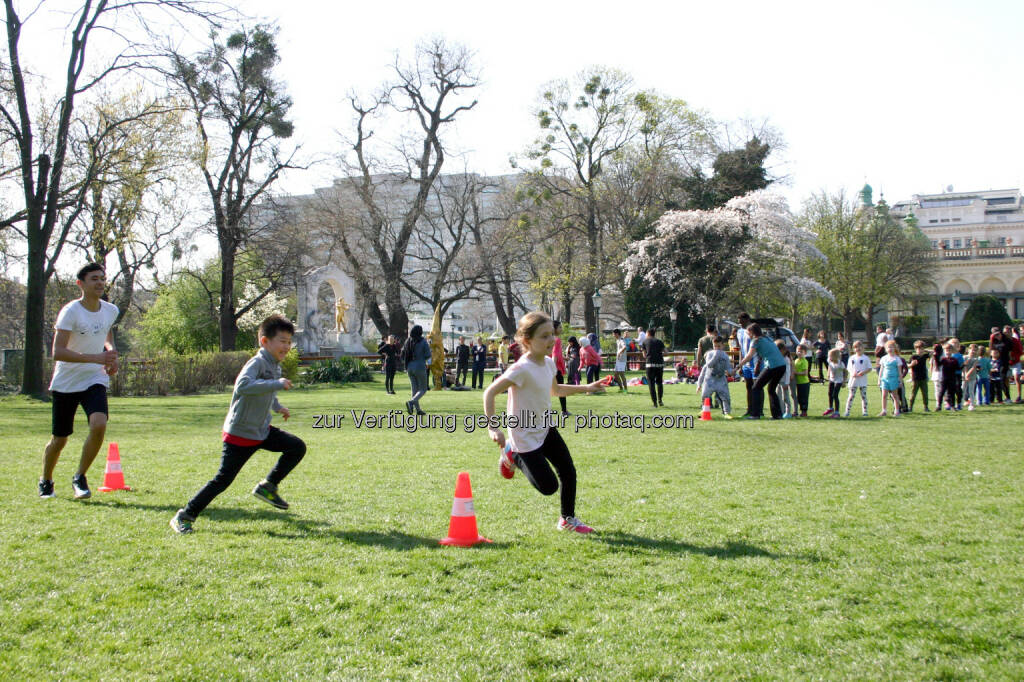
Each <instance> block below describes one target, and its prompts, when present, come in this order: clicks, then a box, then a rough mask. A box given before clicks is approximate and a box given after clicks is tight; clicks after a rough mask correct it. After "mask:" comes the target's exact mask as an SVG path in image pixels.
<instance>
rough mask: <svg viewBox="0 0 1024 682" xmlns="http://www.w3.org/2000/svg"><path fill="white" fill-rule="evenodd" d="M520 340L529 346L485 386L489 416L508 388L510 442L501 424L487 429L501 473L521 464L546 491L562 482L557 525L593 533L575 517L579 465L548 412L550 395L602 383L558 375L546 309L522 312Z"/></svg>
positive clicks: (529, 477)
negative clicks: (579, 382) (578, 382)
mask: <svg viewBox="0 0 1024 682" xmlns="http://www.w3.org/2000/svg"><path fill="white" fill-rule="evenodd" d="M516 340H518V341H519V343H520V344H521V345H522V347H523V348H524V349H525V351H526V352H524V353H523V355H522V357H520V358H519V360H517V361H516V362H515V364H513V365H512V366H511V367H509V368H508V369H507V370H506V371H505V373H504V374H502V375H501V376H500V377H498V379H497V380H496V381H494V382H493V383H492V384H491V385H490V386H488V387H487V390H485V391H484V414H486V415H487V417H489V418H490V417H493V416H494V397H495V396H496V395H498V394H499V393H502V392H504V391H505V390H508V406H507V408H506V414H508V416H509V418H510V424H509V429H508V446H509V447H508V448H507V449H506V447H505V434H504V433H502V432H501V431H500V430H499V429H497V428H493V427H492V428H490V429H488V433H489V435H490V437H491V440H493V441H494V442H495V443H497V444H498V445H499V446H500V447H501V448H502V454H501V457H500V459H499V461H498V466H499V469H500V470H501V475H502V476H504V477H505V478H512V477H513V476H514V475H515V468H516V467H518V468H519V470H520V471H522V472H523V475H524V476H526V480H528V481H529V482H530V484H531V485H532V486H533V487H534V488H536V489H537V490H538V491H540V493H541V494H542V495H552V494H554V492H555V491H556V490H558V488H559V483H561V488H562V491H561V515H560V516H559V518H558V526H557V527H558V529H559V530H573V531H576V532H577V533H590V532H592V531H593V529H592V528H591V527H590V526H587V525H586V524H584V523H583V522H582V521H580V520H579V519H578V518H577V517H576V467H575V466H574V465H573V462H572V456H571V455H570V454H569V448H567V447H566V445H565V441H563V440H562V436H561V435H559V433H558V429H556V428H555V427H553V426H551V425H550V424H548V423H547V421H548V419H547V415H548V414H549V413H550V411H551V396H553V395H556V396H559V397H563V396H568V395H573V394H576V393H591V392H594V391H597V390H599V389H600V388H601V384H600V383H599V382H596V381H595V382H593V383H590V384H586V385H584V386H569V385H566V384H559V383H557V382H556V381H555V374H556V371H555V361H554V360H552V359H551V358H550V357H548V356H549V355H550V354H551V349H552V348H553V347H554V345H555V329H554V326H553V325H552V323H551V318H550V317H548V316H547V315H546V314H544V313H541V312H531V313H527V314H526V315H523V317H522V318H521V319H520V320H519V327H518V328H517V329H516ZM512 417H515V418H516V420H517V421H518V422H519V423H518V424H517V425H516V426H512V424H511V421H513V420H512ZM552 466H554V468H555V470H554V471H552V470H551V467H552Z"/></svg>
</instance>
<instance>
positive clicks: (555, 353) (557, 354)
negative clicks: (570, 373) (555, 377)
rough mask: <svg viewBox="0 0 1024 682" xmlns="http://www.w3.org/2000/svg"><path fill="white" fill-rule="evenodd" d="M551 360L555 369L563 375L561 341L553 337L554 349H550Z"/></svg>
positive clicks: (563, 360)
mask: <svg viewBox="0 0 1024 682" xmlns="http://www.w3.org/2000/svg"><path fill="white" fill-rule="evenodd" d="M551 359H553V360H554V361H555V369H557V370H558V372H559V373H560V374H565V358H564V357H562V339H561V338H559V337H557V336H556V337H555V347H554V348H552V349H551Z"/></svg>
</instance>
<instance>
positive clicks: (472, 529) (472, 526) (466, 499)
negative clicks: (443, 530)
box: [441, 471, 490, 547]
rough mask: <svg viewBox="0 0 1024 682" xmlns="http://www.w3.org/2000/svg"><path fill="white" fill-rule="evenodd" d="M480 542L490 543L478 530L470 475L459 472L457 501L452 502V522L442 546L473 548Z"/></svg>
mask: <svg viewBox="0 0 1024 682" xmlns="http://www.w3.org/2000/svg"><path fill="white" fill-rule="evenodd" d="M479 542H490V540H488V539H487V538H485V537H484V536H483V535H480V534H479V533H478V532H477V529H476V511H474V509H473V489H472V488H471V487H470V485H469V473H467V472H465V471H460V472H459V477H458V479H457V480H456V481H455V499H454V500H452V520H451V522H450V523H449V525H448V537H446V538H445V539H444V540H441V544H442V545H456V546H458V547H472V546H473V545H475V544H477V543H479Z"/></svg>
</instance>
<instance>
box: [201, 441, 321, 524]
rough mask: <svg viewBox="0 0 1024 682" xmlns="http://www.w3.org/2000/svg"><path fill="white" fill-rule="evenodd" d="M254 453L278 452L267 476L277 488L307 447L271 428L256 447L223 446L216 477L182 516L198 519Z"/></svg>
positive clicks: (300, 458) (300, 459)
mask: <svg viewBox="0 0 1024 682" xmlns="http://www.w3.org/2000/svg"><path fill="white" fill-rule="evenodd" d="M257 450H270V451H271V452H280V453H281V456H280V457H279V458H278V460H277V464H275V465H274V468H273V469H271V471H270V473H269V474H267V481H269V482H270V483H273V484H274V485H277V484H278V483H280V482H281V481H283V480H284V477H285V476H287V475H288V473H289V472H290V471H291V470H292V469H294V468H295V466H296V465H297V464H298V463H299V462H301V461H302V457H303V456H304V455H305V454H306V444H305V443H303V442H302V439H301V438H299V437H297V436H293V435H292V434H290V433H288V432H287V431H282V430H281V429H279V428H277V427H274V426H271V427H270V433H269V434H267V439H266V440H265V441H263V442H262V443H260V444H259V445H232V444H231V443H224V449H223V451H222V453H221V457H220V470H219V471H217V475H216V476H214V477H213V478H212V479H210V481H209V482H208V483H207V484H206V485H204V486H203V487H202V489H201V490H200V491H199V492H198V493H196V494H195V496H194V497H193V498H192V499H191V500H189V501H188V504H187V505H185V513H186V514H188V515H189V516H191V517H192V518H195V517H197V516H198V515H199V514H200V513H201V512H202V511H203V510H204V509H206V506H207V505H208V504H210V502H212V501H213V498H215V497H217V495H220V494H221V493H222V492H224V491H225V490H227V489H228V486H229V485H231V482H232V481H234V480H235V476H237V475H238V472H239V471H241V470H242V467H243V466H245V463H246V462H248V461H249V458H250V457H252V455H253V453H254V452H256V451H257Z"/></svg>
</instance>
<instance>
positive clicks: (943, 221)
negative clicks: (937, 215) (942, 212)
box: [939, 218, 949, 223]
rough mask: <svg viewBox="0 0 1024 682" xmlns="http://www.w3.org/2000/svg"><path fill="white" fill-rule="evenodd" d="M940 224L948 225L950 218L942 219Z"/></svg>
mask: <svg viewBox="0 0 1024 682" xmlns="http://www.w3.org/2000/svg"><path fill="white" fill-rule="evenodd" d="M939 222H940V223H948V222H949V218H943V219H942V220H940V221H939Z"/></svg>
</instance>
